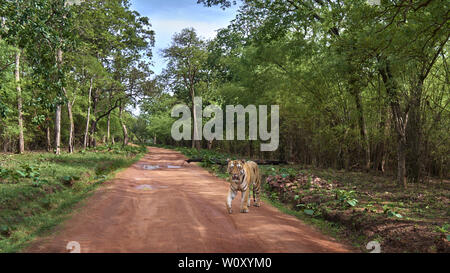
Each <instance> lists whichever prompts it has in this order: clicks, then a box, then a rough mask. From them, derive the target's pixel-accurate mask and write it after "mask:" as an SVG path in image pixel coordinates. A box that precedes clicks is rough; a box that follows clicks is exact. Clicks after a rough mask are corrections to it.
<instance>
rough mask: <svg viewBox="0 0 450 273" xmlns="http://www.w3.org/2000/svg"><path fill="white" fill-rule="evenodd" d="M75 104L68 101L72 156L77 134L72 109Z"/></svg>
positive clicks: (70, 151)
mask: <svg viewBox="0 0 450 273" xmlns="http://www.w3.org/2000/svg"><path fill="white" fill-rule="evenodd" d="M73 103H74V101H73V102H70V101H68V102H67V114H68V116H69V126H70V128H69V153H70V154H72V153H73V152H74V133H75V125H74V122H73V114H72V107H73Z"/></svg>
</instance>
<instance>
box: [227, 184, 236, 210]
mask: <svg viewBox="0 0 450 273" xmlns="http://www.w3.org/2000/svg"><path fill="white" fill-rule="evenodd" d="M235 197H236V191H234V190H233V189H232V188H231V187H230V190H229V191H228V198H227V202H226V205H227V210H228V213H229V214H232V213H233V210H232V209H231V203H232V202H233V200H234V198H235Z"/></svg>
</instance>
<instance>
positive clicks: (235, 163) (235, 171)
mask: <svg viewBox="0 0 450 273" xmlns="http://www.w3.org/2000/svg"><path fill="white" fill-rule="evenodd" d="M244 164H245V161H244V160H229V159H228V168H227V172H228V173H229V174H230V176H231V180H232V181H233V182H238V181H239V180H240V178H241V176H242V175H244Z"/></svg>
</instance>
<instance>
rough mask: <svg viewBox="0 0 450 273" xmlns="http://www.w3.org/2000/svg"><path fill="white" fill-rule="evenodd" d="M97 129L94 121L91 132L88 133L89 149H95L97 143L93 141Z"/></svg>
mask: <svg viewBox="0 0 450 273" xmlns="http://www.w3.org/2000/svg"><path fill="white" fill-rule="evenodd" d="M96 129H97V122H96V121H95V120H93V121H92V125H91V130H90V132H89V147H93V148H95V147H96V146H97V142H96V141H95V131H96Z"/></svg>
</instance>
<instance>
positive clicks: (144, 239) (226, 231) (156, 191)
mask: <svg viewBox="0 0 450 273" xmlns="http://www.w3.org/2000/svg"><path fill="white" fill-rule="evenodd" d="M149 151H150V153H149V154H147V155H146V156H145V157H144V158H143V159H142V160H140V161H139V162H137V163H136V164H134V165H133V166H131V167H130V168H128V169H126V170H124V171H123V172H120V173H119V174H118V175H117V176H116V178H115V179H114V180H112V181H110V182H107V183H105V185H104V186H102V187H101V188H99V189H98V190H97V191H96V192H95V193H94V194H93V195H92V196H91V197H89V198H88V199H87V200H86V202H85V204H84V205H83V206H81V207H80V208H79V209H78V210H77V212H75V213H74V214H73V215H72V216H71V217H70V218H69V219H68V220H67V221H65V222H64V224H62V225H60V226H59V227H58V228H56V230H55V233H54V234H53V235H51V236H49V237H46V238H40V239H37V240H35V241H34V242H33V243H32V244H31V245H30V247H28V248H27V249H25V251H24V252H32V253H33V252H43V253H54V252H57V253H59V252H68V251H67V250H66V246H67V243H68V242H71V241H76V242H79V244H80V246H81V252H82V253H86V252H88V253H89V252H91V253H92V252H95V253H98V252H107V253H117V252H132V253H143V252H144V253H154V252H163V253H174V252H175V253H176V252H183V253H184V252H187V253H204V252H219V253H235V252H253V253H259V252H269V253H277V252H290V253H302V252H350V251H352V250H351V248H349V247H347V246H345V245H342V244H340V243H338V242H336V241H335V240H333V239H331V238H329V237H327V236H324V235H323V234H321V233H320V232H318V231H316V230H315V229H313V228H312V227H310V226H308V225H306V224H304V223H303V222H301V221H300V220H298V219H297V218H295V217H293V216H289V215H285V214H283V213H281V212H279V211H278V210H277V209H276V208H274V207H272V206H270V205H269V204H267V203H263V204H262V207H260V208H255V207H251V208H250V213H248V214H241V213H239V203H240V194H239V196H238V197H237V198H236V199H235V200H234V202H233V214H231V215H229V214H228V213H227V210H226V207H225V200H226V197H227V192H228V187H229V184H228V183H227V182H226V181H224V180H221V179H218V178H216V177H215V176H213V175H211V174H209V173H208V172H207V171H206V170H204V169H202V168H200V167H198V166H195V165H193V164H187V163H184V160H185V157H184V156H183V155H182V154H180V153H178V152H175V151H171V150H166V149H159V148H150V149H149ZM148 165H159V166H160V167H161V168H159V169H155V170H150V169H148V167H149V166H148ZM172 166H182V167H181V168H172ZM146 168H147V169H146Z"/></svg>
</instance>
